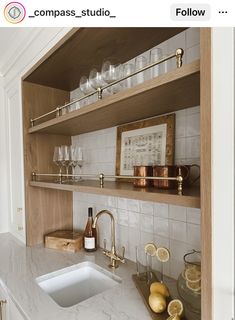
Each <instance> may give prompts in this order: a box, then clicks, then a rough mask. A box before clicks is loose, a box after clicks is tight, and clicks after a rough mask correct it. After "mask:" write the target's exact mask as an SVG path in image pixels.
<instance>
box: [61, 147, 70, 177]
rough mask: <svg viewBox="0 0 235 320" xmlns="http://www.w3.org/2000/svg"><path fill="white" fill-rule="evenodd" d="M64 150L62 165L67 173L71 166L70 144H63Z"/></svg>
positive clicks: (62, 148) (62, 149)
mask: <svg viewBox="0 0 235 320" xmlns="http://www.w3.org/2000/svg"><path fill="white" fill-rule="evenodd" d="M61 152H62V166H63V167H65V168H66V175H67V177H68V174H69V166H70V161H71V150H70V146H61Z"/></svg>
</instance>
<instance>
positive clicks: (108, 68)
mask: <svg viewBox="0 0 235 320" xmlns="http://www.w3.org/2000/svg"><path fill="white" fill-rule="evenodd" d="M101 76H102V79H103V80H104V82H106V83H108V84H110V83H112V82H114V81H116V80H119V79H121V77H122V65H121V64H120V63H119V62H118V61H117V60H116V59H107V60H105V61H104V62H103V64H102V69H101ZM109 91H110V92H111V93H117V92H118V91H120V84H118V83H117V84H115V85H113V86H111V87H110V89H109Z"/></svg>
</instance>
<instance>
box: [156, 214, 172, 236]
mask: <svg viewBox="0 0 235 320" xmlns="http://www.w3.org/2000/svg"><path fill="white" fill-rule="evenodd" d="M154 234H157V235H158V236H163V237H166V238H169V220H168V219H163V218H159V217H154Z"/></svg>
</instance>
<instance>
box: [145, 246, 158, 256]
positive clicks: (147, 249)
mask: <svg viewBox="0 0 235 320" xmlns="http://www.w3.org/2000/svg"><path fill="white" fill-rule="evenodd" d="M144 251H145V253H147V254H148V255H150V256H151V257H154V256H155V255H156V252H157V247H156V246H155V244H154V243H147V244H146V245H145V247H144Z"/></svg>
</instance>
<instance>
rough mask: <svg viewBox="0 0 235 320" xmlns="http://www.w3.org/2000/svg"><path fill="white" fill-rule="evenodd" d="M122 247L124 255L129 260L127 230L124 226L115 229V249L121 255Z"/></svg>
mask: <svg viewBox="0 0 235 320" xmlns="http://www.w3.org/2000/svg"><path fill="white" fill-rule="evenodd" d="M122 247H125V255H126V257H127V258H129V228H128V227H125V226H118V227H117V249H118V252H119V253H121V250H122Z"/></svg>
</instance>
